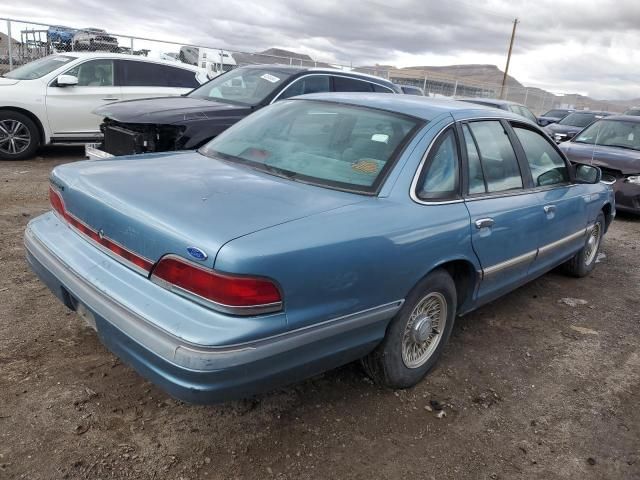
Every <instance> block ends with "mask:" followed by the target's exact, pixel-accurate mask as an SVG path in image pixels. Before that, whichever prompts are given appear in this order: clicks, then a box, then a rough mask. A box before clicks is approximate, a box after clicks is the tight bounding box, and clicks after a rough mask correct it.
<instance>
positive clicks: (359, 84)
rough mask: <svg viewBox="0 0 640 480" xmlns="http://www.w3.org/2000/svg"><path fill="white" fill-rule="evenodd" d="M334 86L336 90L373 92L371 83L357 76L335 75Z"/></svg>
mask: <svg viewBox="0 0 640 480" xmlns="http://www.w3.org/2000/svg"><path fill="white" fill-rule="evenodd" d="M333 87H334V89H335V91H336V92H371V91H373V89H372V88H371V84H370V83H369V82H365V81H364V80H356V79H355V78H347V77H333Z"/></svg>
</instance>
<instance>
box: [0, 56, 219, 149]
mask: <svg viewBox="0 0 640 480" xmlns="http://www.w3.org/2000/svg"><path fill="white" fill-rule="evenodd" d="M207 80H208V78H207V74H206V71H204V70H202V69H200V68H197V67H194V66H191V65H186V64H183V63H179V62H169V61H163V60H156V59H151V58H146V57H140V56H135V55H123V54H118V53H99V52H96V53H78V52H70V53H64V54H59V55H50V56H48V57H45V58H41V59H40V60H36V61H35V62H31V63H28V64H27V65H24V66H22V67H19V68H16V69H15V70H12V71H10V72H8V73H6V74H5V75H4V76H2V77H1V78H0V160H20V159H25V158H29V157H31V156H33V154H34V153H35V152H36V150H37V149H38V147H39V146H41V145H45V144H50V143H75V142H78V143H89V142H96V141H99V140H100V138H101V137H102V134H101V133H100V129H99V124H100V121H101V120H102V119H101V118H100V117H98V116H97V115H94V114H93V113H91V112H93V110H95V109H96V108H98V107H100V106H102V105H105V104H107V103H111V102H117V101H120V100H131V99H137V98H148V97H164V96H167V95H182V94H184V93H187V92H189V91H190V90H192V89H193V88H195V87H198V86H200V85H201V84H203V83H205V82H206V81H207Z"/></svg>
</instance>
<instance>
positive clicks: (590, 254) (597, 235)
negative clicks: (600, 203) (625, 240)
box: [584, 222, 602, 265]
mask: <svg viewBox="0 0 640 480" xmlns="http://www.w3.org/2000/svg"><path fill="white" fill-rule="evenodd" d="M601 238H602V229H601V227H600V223H599V222H596V224H595V225H594V226H593V228H592V229H591V232H589V238H588V239H587V245H586V247H585V251H584V264H585V265H591V263H593V261H595V259H596V255H597V254H598V250H599V248H600V240H601Z"/></svg>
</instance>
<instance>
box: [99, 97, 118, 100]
mask: <svg viewBox="0 0 640 480" xmlns="http://www.w3.org/2000/svg"><path fill="white" fill-rule="evenodd" d="M102 100H107V101H114V100H120V99H119V98H116V97H107V98H103V99H102Z"/></svg>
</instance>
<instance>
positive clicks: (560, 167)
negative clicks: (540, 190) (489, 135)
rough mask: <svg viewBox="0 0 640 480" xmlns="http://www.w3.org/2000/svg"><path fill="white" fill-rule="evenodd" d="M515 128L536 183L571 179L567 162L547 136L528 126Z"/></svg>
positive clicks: (558, 182)
mask: <svg viewBox="0 0 640 480" xmlns="http://www.w3.org/2000/svg"><path fill="white" fill-rule="evenodd" d="M513 130H514V132H516V135H517V136H518V140H520V144H521V145H522V148H523V150H524V153H525V156H526V157H527V162H528V163H529V168H530V170H531V175H532V176H533V183H534V185H536V186H538V187H545V186H549V185H557V184H562V183H567V182H568V181H569V170H568V169H567V165H566V163H565V162H564V160H563V159H562V156H561V155H560V154H559V153H558V152H557V150H556V149H555V148H554V147H553V146H552V145H551V143H549V141H548V140H547V139H546V138H544V137H543V136H542V135H540V134H539V133H538V132H534V131H533V130H529V129H527V128H521V127H514V128H513Z"/></svg>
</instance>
